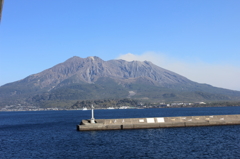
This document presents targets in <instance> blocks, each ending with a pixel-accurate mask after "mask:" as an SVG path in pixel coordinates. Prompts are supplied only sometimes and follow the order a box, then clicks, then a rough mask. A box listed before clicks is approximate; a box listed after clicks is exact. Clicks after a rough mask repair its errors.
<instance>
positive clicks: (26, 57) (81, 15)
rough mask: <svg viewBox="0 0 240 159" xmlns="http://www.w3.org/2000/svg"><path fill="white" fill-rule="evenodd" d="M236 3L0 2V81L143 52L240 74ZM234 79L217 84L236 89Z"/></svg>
mask: <svg viewBox="0 0 240 159" xmlns="http://www.w3.org/2000/svg"><path fill="white" fill-rule="evenodd" d="M239 8H240V1H239V0H210V1H209V0H118V1H117V0H115V1H114V0H90V1H87V0H21V1H20V0H6V1H5V2H4V7H3V13H2V21H1V24H0V85H3V84H6V83H9V82H14V81H16V80H20V79H23V78H25V77H26V76H28V75H31V74H35V73H38V72H41V71H43V70H45V69H47V68H50V67H52V66H54V65H56V64H58V63H60V62H64V61H65V60H67V59H68V58H70V57H72V56H79V57H82V58H85V57H88V56H98V57H100V58H102V59H103V60H110V59H116V58H119V57H121V56H122V55H125V54H127V53H131V54H133V55H135V56H142V55H143V54H144V53H146V52H149V51H152V52H154V54H155V55H157V54H159V53H161V54H163V55H164V56H167V57H169V58H167V59H168V60H169V59H172V58H174V59H175V60H176V59H177V60H179V61H181V62H185V63H188V62H189V63H195V62H196V61H201V62H202V63H204V64H207V65H211V66H229V67H231V68H232V67H233V68H234V70H235V72H234V74H236V73H238V77H240V9H239ZM159 58H160V57H159ZM166 62H169V63H171V61H166ZM158 65H159V66H161V63H159V64H158ZM167 69H168V68H167ZM173 71H174V69H173ZM177 73H179V74H181V71H180V72H177ZM222 73H223V74H224V72H222ZM186 76H187V75H186ZM191 78H192V79H193V80H195V79H194V77H191ZM232 78H236V77H235V76H233V77H232ZM198 82H208V81H201V80H200V81H198ZM228 82H230V83H234V82H231V81H228ZM222 83H223V82H222ZM239 83H240V82H235V84H236V86H231V87H228V86H222V87H225V88H227V87H228V88H231V89H234V88H235V87H236V89H237V90H240V84H239ZM210 84H212V85H214V83H211V82H210ZM216 85H217V83H216ZM217 86H220V87H221V85H217Z"/></svg>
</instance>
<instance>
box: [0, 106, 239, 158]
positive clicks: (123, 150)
mask: <svg viewBox="0 0 240 159" xmlns="http://www.w3.org/2000/svg"><path fill="white" fill-rule="evenodd" d="M225 114H240V107H215V108H169V109H129V110H95V117H96V118H99V119H100V118H138V117H166V116H192V115H225ZM90 115H91V114H90V111H39V112H0V158H3V159H4V158H11V159H12V158H68V159H69V158H105V159H107V158H184V159H185V158H240V125H231V126H212V127H187V128H160V129H139V130H115V131H85V132H78V131H76V125H77V124H79V123H80V121H81V120H82V119H89V118H90Z"/></svg>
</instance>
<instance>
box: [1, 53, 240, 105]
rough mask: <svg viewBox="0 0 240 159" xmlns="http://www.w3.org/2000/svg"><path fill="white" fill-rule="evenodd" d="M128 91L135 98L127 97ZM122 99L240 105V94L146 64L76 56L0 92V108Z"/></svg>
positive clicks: (3, 87)
mask: <svg viewBox="0 0 240 159" xmlns="http://www.w3.org/2000/svg"><path fill="white" fill-rule="evenodd" d="M73 86H74V87H73ZM130 91H132V92H134V93H135V94H134V95H131V96H129V92H130ZM69 94H71V96H70V95H69ZM126 97H128V98H129V97H131V98H137V99H143V98H145V99H146V98H148V99H150V100H159V101H166V100H167V101H176V100H181V99H182V100H188V101H193V100H202V101H211V100H240V92H239V91H232V90H227V89H222V88H217V87H212V86H210V85H206V84H199V83H196V82H194V81H191V80H189V79H187V78H186V77H183V76H181V75H179V74H177V73H174V72H172V71H169V70H166V69H164V68H161V67H158V66H156V65H154V64H153V63H152V62H149V61H131V62H128V61H125V60H109V61H104V60H102V59H101V58H99V57H96V56H90V57H87V58H81V57H78V56H74V57H71V58H69V59H67V60H66V61H64V62H62V63H59V64H57V65H55V66H53V67H51V68H49V69H46V70H43V71H42V72H39V73H36V74H33V75H30V76H28V77H26V78H24V79H22V80H19V81H16V82H13V83H9V84H6V85H3V86H1V87H0V105H3V104H16V103H21V104H35V105H41V104H42V101H53V102H54V100H62V99H64V100H86V99H95V98H96V99H103V98H126ZM8 100H9V101H10V102H9V101H8ZM40 101H41V102H40Z"/></svg>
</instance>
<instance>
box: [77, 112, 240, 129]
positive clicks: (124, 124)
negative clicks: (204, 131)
mask: <svg viewBox="0 0 240 159" xmlns="http://www.w3.org/2000/svg"><path fill="white" fill-rule="evenodd" d="M236 124H240V115H212V116H211V115H210V116H181V117H150V118H126V119H95V123H91V121H90V119H89V120H82V121H81V123H80V125H77V130H79V131H91V130H124V129H149V128H167V127H191V126H216V125H236Z"/></svg>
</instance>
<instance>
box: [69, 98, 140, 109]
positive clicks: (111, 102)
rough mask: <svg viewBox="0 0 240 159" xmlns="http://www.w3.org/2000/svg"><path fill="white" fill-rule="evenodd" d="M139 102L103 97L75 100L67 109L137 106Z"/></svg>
mask: <svg viewBox="0 0 240 159" xmlns="http://www.w3.org/2000/svg"><path fill="white" fill-rule="evenodd" d="M139 104H140V103H139V102H138V101H137V100H134V99H129V98H125V99H103V100H83V101H77V102H76V103H75V104H74V105H72V106H71V107H68V108H69V109H78V108H83V107H89V108H90V107H91V105H94V106H95V107H96V108H108V107H120V106H132V107H137V106H138V105H139Z"/></svg>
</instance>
